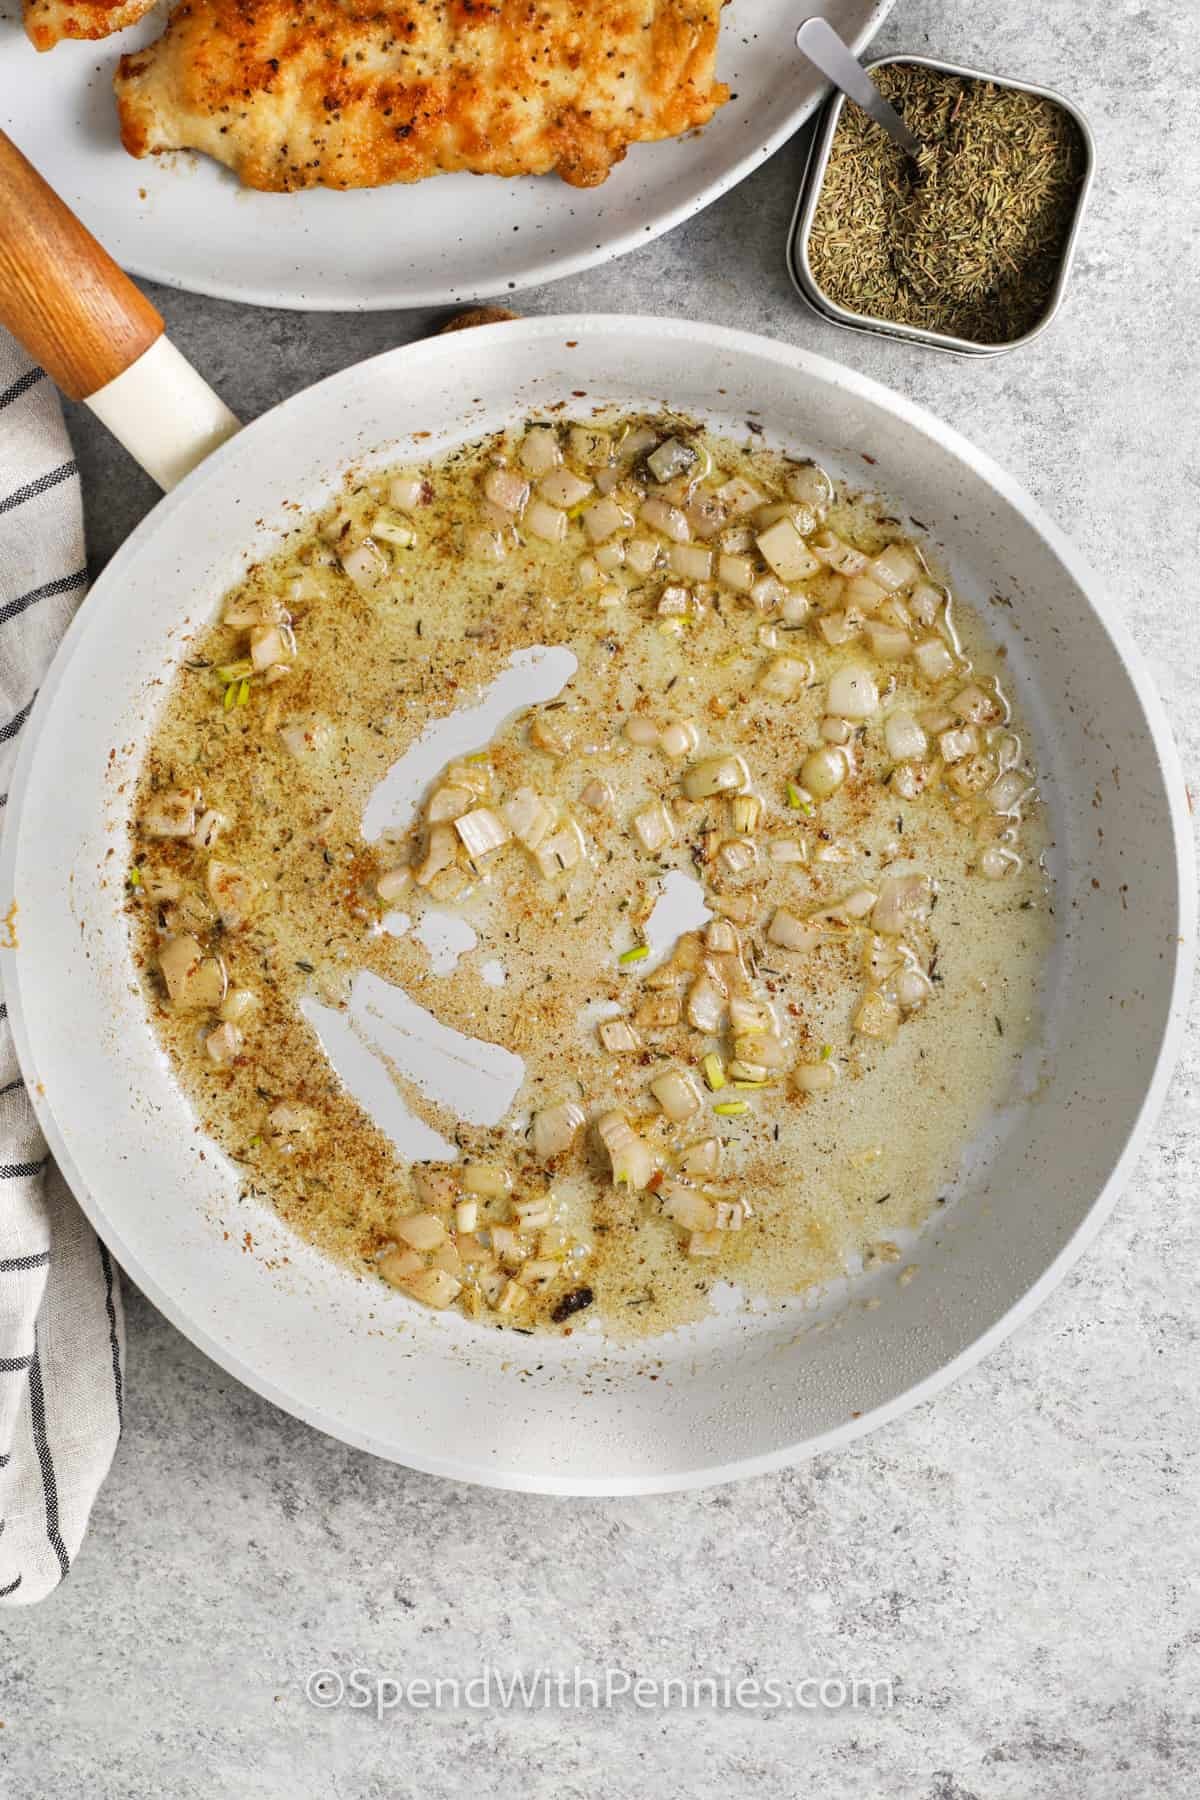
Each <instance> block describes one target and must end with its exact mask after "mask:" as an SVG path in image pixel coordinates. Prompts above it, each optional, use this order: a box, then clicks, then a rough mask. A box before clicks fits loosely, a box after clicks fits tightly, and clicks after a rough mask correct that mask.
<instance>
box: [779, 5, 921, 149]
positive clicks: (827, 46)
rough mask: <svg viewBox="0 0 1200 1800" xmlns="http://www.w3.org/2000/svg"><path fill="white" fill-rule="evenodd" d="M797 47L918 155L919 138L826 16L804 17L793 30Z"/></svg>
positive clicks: (898, 140) (889, 134)
mask: <svg viewBox="0 0 1200 1800" xmlns="http://www.w3.org/2000/svg"><path fill="white" fill-rule="evenodd" d="M796 48H797V49H798V50H802V51H803V52H804V54H805V56H807V58H808V60H809V62H811V63H815V64H816V66H817V68H818V69H820V71H821V73H822V75H824V76H825V78H826V79H827V80H828V81H832V83H833V85H834V87H837V88H841V90H842V92H843V94H845V95H846V96H847V98H848V99H850V100H853V101H854V104H855V105H856V106H861V107H862V109H863V111H864V112H865V113H869V114H870V116H871V118H873V119H874V121H875V123H876V124H877V125H880V126H882V128H883V130H884V131H886V132H887V134H888V136H889V137H890V138H891V139H892V142H893V143H896V144H899V146H900V148H901V149H902V150H907V152H908V154H909V155H910V156H920V154H921V148H922V146H921V140H920V139H919V138H917V137H914V136H913V134H912V132H911V131H910V130H909V129H908V126H907V125H906V124H905V123H904V120H903V119H902V118H901V117H900V114H899V113H898V112H897V111H896V109H895V107H894V106H889V105H888V103H887V101H886V100H885V99H884V97H883V95H882V94H881V93H880V91H879V89H878V88H877V87H876V86H875V83H874V82H873V81H872V80H871V77H870V76H869V75H868V74H867V71H866V70H865V69H864V68H863V66H862V64H861V63H860V62H859V60H858V58H857V57H856V56H855V55H854V53H853V52H852V51H851V49H850V46H849V45H848V44H846V43H844V42H843V41H842V39H841V38H840V37H839V36H838V34H837V32H836V31H835V30H834V29H833V26H832V25H831V24H830V23H829V21H828V19H805V21H804V23H803V25H801V27H800V29H799V31H798V32H797V33H796Z"/></svg>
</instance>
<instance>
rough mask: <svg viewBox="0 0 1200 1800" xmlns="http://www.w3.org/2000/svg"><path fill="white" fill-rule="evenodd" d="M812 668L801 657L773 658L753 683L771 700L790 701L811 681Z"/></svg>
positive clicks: (805, 659)
mask: <svg viewBox="0 0 1200 1800" xmlns="http://www.w3.org/2000/svg"><path fill="white" fill-rule="evenodd" d="M812 676H813V666H812V664H811V663H810V662H809V661H808V659H807V658H806V657H802V656H773V657H772V658H771V660H770V662H769V663H767V664H766V665H765V666H764V668H763V670H762V672H761V674H760V675H759V677H758V680H757V682H756V683H755V685H756V687H757V688H758V690H759V692H760V693H763V694H769V695H770V697H771V698H772V699H773V700H791V699H793V698H794V697H795V695H797V694H798V693H799V692H800V690H801V688H804V687H807V686H808V684H809V682H810V681H811V680H812Z"/></svg>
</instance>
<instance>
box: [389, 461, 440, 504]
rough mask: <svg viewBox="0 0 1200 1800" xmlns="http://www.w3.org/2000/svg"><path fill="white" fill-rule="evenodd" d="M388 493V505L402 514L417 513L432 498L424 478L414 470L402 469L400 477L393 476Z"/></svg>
mask: <svg viewBox="0 0 1200 1800" xmlns="http://www.w3.org/2000/svg"><path fill="white" fill-rule="evenodd" d="M387 493H388V504H389V505H390V506H394V507H395V508H396V510H397V512H402V513H412V512H416V510H417V508H418V506H423V505H424V504H425V502H426V500H427V499H429V498H430V493H429V488H428V486H427V484H426V482H425V480H424V477H423V476H421V475H418V474H417V473H416V472H415V470H412V469H401V471H400V473H399V474H398V475H393V476H392V479H391V481H389V483H388V491H387Z"/></svg>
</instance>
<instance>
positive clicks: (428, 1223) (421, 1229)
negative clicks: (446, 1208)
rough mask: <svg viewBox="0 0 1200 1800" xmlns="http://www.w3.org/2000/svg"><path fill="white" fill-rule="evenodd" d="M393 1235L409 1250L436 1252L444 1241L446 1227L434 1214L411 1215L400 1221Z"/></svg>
mask: <svg viewBox="0 0 1200 1800" xmlns="http://www.w3.org/2000/svg"><path fill="white" fill-rule="evenodd" d="M395 1235H396V1236H397V1237H398V1238H399V1239H400V1240H401V1242H402V1243H405V1244H407V1245H408V1246H409V1248H410V1249H411V1250H436V1249H437V1248H438V1246H439V1245H440V1244H443V1243H445V1241H446V1227H445V1226H444V1225H443V1224H442V1221H441V1220H440V1219H439V1218H438V1216H437V1214H436V1213H413V1214H411V1215H410V1217H409V1218H407V1219H401V1220H400V1222H399V1224H398V1225H397V1226H396V1228H395Z"/></svg>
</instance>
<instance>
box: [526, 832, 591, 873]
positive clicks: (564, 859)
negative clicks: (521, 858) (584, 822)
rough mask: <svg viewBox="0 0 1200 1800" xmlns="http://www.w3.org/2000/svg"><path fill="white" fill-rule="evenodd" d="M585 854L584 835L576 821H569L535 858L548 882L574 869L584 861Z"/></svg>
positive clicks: (543, 846) (537, 852)
mask: <svg viewBox="0 0 1200 1800" xmlns="http://www.w3.org/2000/svg"><path fill="white" fill-rule="evenodd" d="M583 852H584V842H583V833H582V831H580V829H579V827H578V825H577V824H576V823H575V821H574V819H567V820H565V821H564V823H563V824H562V825H560V826H559V828H558V830H557V831H556V832H555V833H554V835H553V837H548V838H546V839H545V840H544V842H543V843H542V844H540V845H539V847H538V849H537V850H535V851H534V857H535V859H536V861H537V865H538V868H539V869H540V870H541V872H542V874H543V875H544V876H545V878H546V880H547V881H553V880H554V879H555V878H556V877H557V876H559V875H562V874H564V873H565V872H566V871H567V870H568V869H573V868H575V866H576V865H577V864H578V863H579V862H580V861H581V860H582V858H583Z"/></svg>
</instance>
